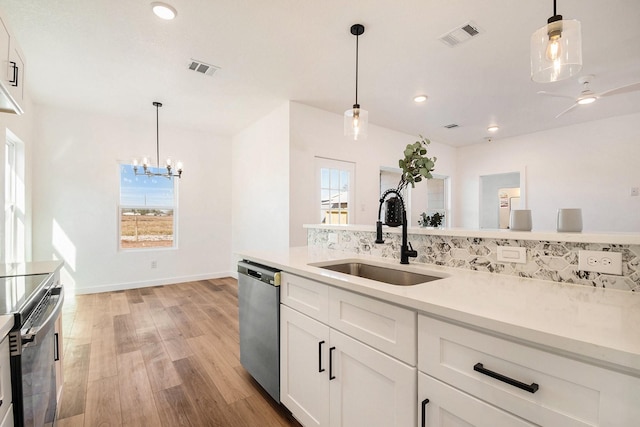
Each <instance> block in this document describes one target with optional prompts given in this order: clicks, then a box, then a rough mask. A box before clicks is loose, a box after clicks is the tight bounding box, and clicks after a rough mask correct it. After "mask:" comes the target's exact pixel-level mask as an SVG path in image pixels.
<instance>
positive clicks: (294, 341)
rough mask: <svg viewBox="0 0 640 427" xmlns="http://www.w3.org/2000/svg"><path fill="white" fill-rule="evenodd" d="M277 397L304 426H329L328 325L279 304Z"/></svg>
mask: <svg viewBox="0 0 640 427" xmlns="http://www.w3.org/2000/svg"><path fill="white" fill-rule="evenodd" d="M280 400H281V402H282V403H283V404H284V405H285V406H286V407H287V408H288V409H289V410H290V411H291V413H292V414H293V416H294V417H295V418H296V419H297V420H298V421H300V422H301V423H302V424H303V425H304V426H305V427H312V426H318V427H320V426H328V425H329V327H328V326H326V325H323V324H322V323H320V322H318V321H316V320H313V319H312V318H310V317H308V316H306V315H304V314H301V313H299V312H297V311H295V310H293V309H291V308H289V307H287V306H285V305H281V306H280Z"/></svg>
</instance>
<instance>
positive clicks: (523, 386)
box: [473, 363, 539, 393]
mask: <svg viewBox="0 0 640 427" xmlns="http://www.w3.org/2000/svg"><path fill="white" fill-rule="evenodd" d="M473 370H474V371H477V372H480V373H481V374H484V375H487V376H490V377H491V378H495V379H497V380H498V381H502V382H504V383H507V384H509V385H512V386H514V387H518V388H520V389H522V390H525V391H528V392H529V393H535V392H536V391H538V388H539V386H538V384H536V383H531V385H529V384H525V383H523V382H520V381H518V380H514V379H513V378H509V377H506V376H504V375H502V374H499V373H497V372H493V371H490V370H489V369H485V367H484V366H483V365H482V363H476V364H475V365H474V366H473Z"/></svg>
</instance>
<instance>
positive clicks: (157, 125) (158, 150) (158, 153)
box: [156, 103, 161, 169]
mask: <svg viewBox="0 0 640 427" xmlns="http://www.w3.org/2000/svg"><path fill="white" fill-rule="evenodd" d="M160 105H161V104H159V103H156V167H157V168H158V169H160V123H159V119H158V117H159V115H158V109H159V108H160Z"/></svg>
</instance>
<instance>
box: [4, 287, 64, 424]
mask: <svg viewBox="0 0 640 427" xmlns="http://www.w3.org/2000/svg"><path fill="white" fill-rule="evenodd" d="M2 280H3V281H4V285H5V286H4V292H3V291H2V290H1V289H0V307H2V308H3V309H4V311H5V313H7V314H9V313H12V314H13V315H14V319H15V322H14V326H13V329H12V330H11V332H10V333H9V347H10V351H11V389H12V392H13V413H14V425H15V426H17V427H20V426H29V427H30V426H50V425H53V423H54V422H55V417H56V405H57V396H56V369H55V361H56V360H57V359H58V336H57V334H56V333H55V328H54V326H55V322H56V319H57V318H58V315H59V314H60V312H61V310H62V304H63V302H64V292H63V287H62V286H61V285H57V284H56V283H55V282H54V280H55V277H54V275H53V274H36V275H31V276H14V277H5V278H2Z"/></svg>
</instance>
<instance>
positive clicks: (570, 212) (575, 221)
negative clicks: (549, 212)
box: [557, 208, 582, 233]
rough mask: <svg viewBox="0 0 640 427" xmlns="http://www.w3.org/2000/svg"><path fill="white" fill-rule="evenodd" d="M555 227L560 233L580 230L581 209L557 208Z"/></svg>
mask: <svg viewBox="0 0 640 427" xmlns="http://www.w3.org/2000/svg"><path fill="white" fill-rule="evenodd" d="M557 229H558V232H560V233H576V232H580V231H582V209H579V208H572V209H567V208H564V209H558V222H557Z"/></svg>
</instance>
